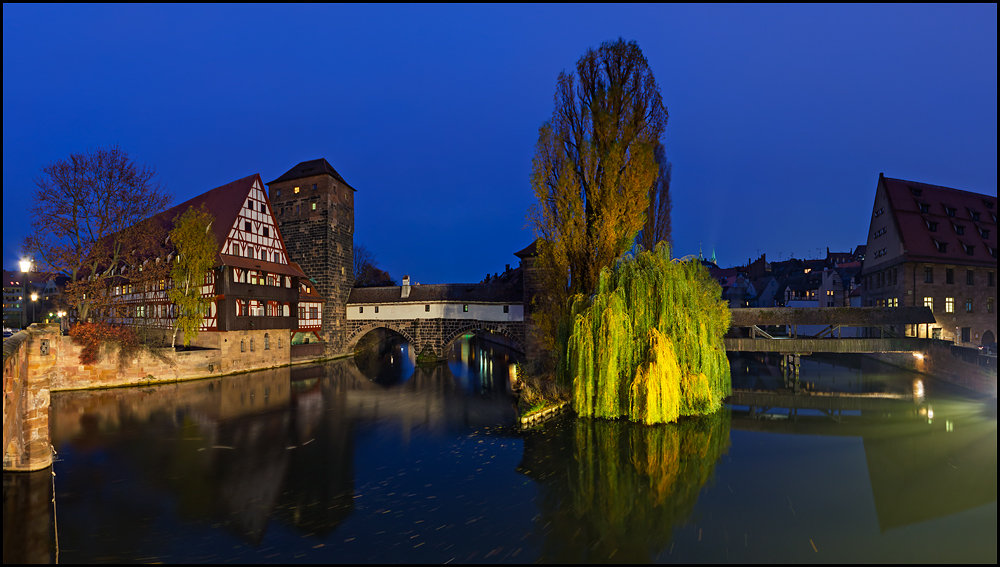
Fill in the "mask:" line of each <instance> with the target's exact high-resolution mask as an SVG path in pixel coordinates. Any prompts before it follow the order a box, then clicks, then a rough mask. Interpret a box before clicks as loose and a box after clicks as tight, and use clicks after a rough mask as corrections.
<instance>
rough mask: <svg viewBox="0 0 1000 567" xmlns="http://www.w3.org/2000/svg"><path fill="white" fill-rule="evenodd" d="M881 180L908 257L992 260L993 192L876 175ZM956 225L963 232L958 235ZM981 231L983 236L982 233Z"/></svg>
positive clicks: (967, 262) (981, 262)
mask: <svg viewBox="0 0 1000 567" xmlns="http://www.w3.org/2000/svg"><path fill="white" fill-rule="evenodd" d="M881 182H882V183H884V186H885V190H886V195H887V196H888V198H889V203H890V206H891V207H892V210H893V212H894V216H895V220H896V222H897V226H898V228H899V233H900V237H901V238H902V241H903V248H904V249H905V250H906V259H907V260H908V261H926V262H938V263H957V264H962V265H983V266H994V267H995V266H996V265H997V259H996V257H995V256H994V255H993V254H991V253H990V249H992V250H994V253H995V251H996V248H997V231H996V228H997V223H996V214H997V208H996V206H997V204H996V203H997V198H996V197H993V196H990V195H983V194H981V193H972V192H970V191H962V190H959V189H952V188H950V187H940V186H938V185H930V184H927V183H918V182H916V181H905V180H902V179H893V178H891V177H882V179H881ZM921 206H923V207H924V210H926V211H927V212H924V211H923V210H921ZM949 211H951V212H952V214H953V215H954V216H951V215H950V214H949ZM975 214H978V216H979V220H978V221H977V220H974V218H973V217H974V215H975ZM928 223H937V230H936V231H933V232H932V231H931V229H930V227H929V226H928ZM956 226H957V227H962V228H963V229H964V234H958V232H957V230H956ZM982 231H986V232H988V236H987V237H985V238H984V237H983V232H982ZM942 245H944V246H943V248H944V249H943V251H942ZM968 247H971V254H970V253H969V251H970V248H968Z"/></svg>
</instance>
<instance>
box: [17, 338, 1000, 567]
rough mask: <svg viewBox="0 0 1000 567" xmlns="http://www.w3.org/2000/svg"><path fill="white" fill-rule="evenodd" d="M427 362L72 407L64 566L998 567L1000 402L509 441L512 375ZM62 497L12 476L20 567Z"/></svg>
mask: <svg viewBox="0 0 1000 567" xmlns="http://www.w3.org/2000/svg"><path fill="white" fill-rule="evenodd" d="M406 346H407V345H405V344H399V343H396V344H395V345H388V346H387V345H382V347H381V349H380V350H378V351H375V352H376V356H375V359H374V360H375V361H376V362H375V363H372V362H371V361H370V360H369V361H366V359H365V357H364V356H361V357H357V358H355V359H354V360H341V361H335V362H330V363H326V364H322V365H313V366H295V367H292V368H285V369H277V370H270V371H266V372H256V373H251V374H245V375H240V376H230V377H227V378H223V379H216V380H205V381H197V382H187V383H180V384H169V385H162V386H157V387H149V388H122V389H115V390H104V391H95V392H75V393H57V394H53V396H52V410H51V414H50V423H51V426H52V435H53V444H54V445H55V447H56V449H57V450H58V452H59V456H58V460H57V462H56V463H55V465H54V469H55V471H56V473H57V475H58V476H57V477H56V496H57V498H56V499H57V509H58V523H59V543H60V559H61V560H64V561H71V562H83V561H88V562H91V561H101V562H125V561H140V560H141V561H172V562H181V561H184V562H196V561H197V562H209V561H211V562H222V561H243V562H250V561H253V562H290V561H296V560H298V561H314V562H348V563H350V562H365V561H368V562H376V561H378V562H442V563H443V562H447V561H450V560H453V561H454V562H462V561H464V562H473V561H487V562H488V561H501V562H515V561H516V562H532V561H536V560H548V561H607V560H610V561H615V562H618V561H647V560H650V559H656V558H657V557H659V559H661V560H663V559H668V558H670V559H672V560H685V559H687V560H699V561H723V560H727V559H730V558H731V559H730V560H736V561H747V562H749V561H755V562H756V561H772V562H773V561H780V562H793V561H794V562H801V561H810V560H823V561H837V560H840V561H864V560H868V561H870V560H883V561H885V560H890V561H906V560H913V559H914V558H916V559H918V560H920V559H922V560H934V561H940V560H967V561H985V562H987V563H995V562H996V536H995V534H996V512H995V510H996V504H995V502H996V446H997V442H996V400H995V399H992V400H986V401H984V400H982V399H979V398H976V397H972V396H969V395H967V394H961V393H959V392H955V391H953V390H949V389H948V388H947V387H944V386H942V385H941V384H940V383H937V382H935V381H933V380H931V379H928V378H926V377H920V376H917V375H914V374H912V373H908V372H901V371H899V370H897V369H888V368H886V367H881V366H878V365H874V364H872V363H865V362H863V361H861V362H858V361H850V360H849V361H848V364H846V365H844V366H836V365H835V362H836V361H835V360H833V361H830V360H825V361H821V362H815V361H805V363H804V364H803V369H804V370H803V373H804V374H805V376H804V378H803V379H806V380H808V381H810V382H814V383H815V384H816V389H822V388H839V387H841V385H843V386H844V387H845V388H855V387H856V386H855V385H856V384H858V383H861V384H863V385H864V387H865V388H870V389H871V390H872V391H889V392H900V393H903V392H907V393H909V394H910V396H911V397H912V394H913V393H915V392H917V391H918V390H920V389H922V390H923V392H922V393H923V395H924V401H923V402H922V403H913V402H911V401H902V402H895V403H897V404H899V405H898V406H894V408H898V409H894V408H890V409H887V410H884V411H882V410H880V411H871V410H870V409H866V410H864V411H849V412H837V413H831V414H822V413H820V412H817V411H799V412H798V413H792V412H789V411H787V410H784V411H783V410H781V409H780V408H777V409H771V410H769V411H767V412H765V413H760V412H758V413H756V414H751V413H750V412H748V411H743V410H742V409H740V408H733V409H732V411H731V412H722V413H720V414H718V415H716V416H711V417H709V418H702V419H696V420H686V421H682V422H681V423H679V424H676V425H664V426H657V427H645V426H641V425H636V424H629V423H617V422H607V421H589V420H581V421H577V420H574V419H572V418H571V417H568V416H567V417H564V418H561V419H560V420H558V421H555V422H550V423H549V424H546V425H545V426H543V428H542V429H538V430H535V431H530V432H527V433H522V432H520V431H519V430H518V429H516V428H513V427H511V428H505V427H500V428H497V427H496V426H497V425H498V424H505V423H506V424H512V423H513V420H514V406H513V401H512V399H511V398H510V397H509V396H508V392H509V372H510V366H511V364H513V363H514V362H516V360H517V359H516V357H515V354H514V353H512V352H505V351H503V349H502V347H500V346H498V345H496V344H495V343H491V342H489V341H485V340H482V339H480V338H477V337H469V338H466V339H465V340H463V341H461V342H460V343H459V344H457V345H456V347H455V348H454V350H452V351H451V353H450V359H449V363H448V364H440V365H437V366H434V367H430V368H419V367H415V366H407V363H406V362H405V361H406V360H409V359H408V358H404V359H403V362H398V361H397V359H396V358H395V357H396V354H395V353H398V352H401V350H400V349H403V348H405V347H406ZM394 349H396V350H394ZM386 355H388V357H389V359H388V362H387V363H386V361H385V357H386ZM379 360H380V361H381V362H378V361H379ZM411 362H412V361H411ZM750 362H753V361H752V360H751V361H750ZM386 364H387V365H388V370H387V369H386V367H385V365H386ZM732 366H733V379H734V383H736V381H737V380H744V381H751V380H754V379H756V378H757V377H756V376H753V375H752V373H748V372H747V371H746V368H747V366H750V365H749V364H748V365H746V366H741V365H740V364H739V363H737V364H733V365H732ZM807 371H808V372H807ZM761 374H764V373H763V372H762V373H761ZM856 376H857V377H863V380H862V381H860V382H858V381H856V378H855V377H856ZM765 378H766V375H765ZM915 380H921V382H920V383H919V384H918V383H917V382H915ZM848 382H849V385H848ZM921 409H923V410H925V411H924V412H923V413H921ZM730 439H732V446H731V447H730V446H729V444H730ZM722 455H726V456H725V457H723V458H720V456H722ZM518 463H520V464H518ZM713 478H714V479H715V481H712V479H713ZM51 482H52V477H51V475H50V474H49V472H48V471H42V472H41V473H34V474H27V475H26V474H11V475H8V474H5V475H4V560H5V562H7V561H9V562H15V561H18V562H20V561H35V560H39V561H46V560H49V559H51V558H53V556H54V553H53V552H54V539H53V537H52V536H53V535H54V534H53V531H52V527H53V520H54V517H53V514H52V510H53V509H52V506H51V490H52V484H51ZM716 482H717V483H718V486H715V483H716ZM793 506H794V508H793ZM703 531H704V540H703V539H702V532H703ZM747 534H749V537H748V535H747ZM712 538H714V539H712ZM810 540H813V541H814V542H815V544H816V546H817V547H818V549H819V550H820V551H819V552H818V553H819V555H817V552H815V551H813V547H812V546H811V545H810V543H809V542H810ZM956 540H958V541H961V544H960V545H956V544H955V543H954V542H955V541H956ZM675 547H676V549H675ZM957 547H960V548H959V549H956V548H957ZM671 553H672V554H671ZM661 554H662V555H661ZM730 554H731V555H730ZM828 554H829V555H828Z"/></svg>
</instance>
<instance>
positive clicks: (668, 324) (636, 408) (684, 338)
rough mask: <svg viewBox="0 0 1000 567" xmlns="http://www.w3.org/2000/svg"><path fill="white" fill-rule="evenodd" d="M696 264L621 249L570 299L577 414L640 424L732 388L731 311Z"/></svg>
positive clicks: (695, 410)
mask: <svg viewBox="0 0 1000 567" xmlns="http://www.w3.org/2000/svg"><path fill="white" fill-rule="evenodd" d="M721 295H722V294H721V289H720V288H719V285H718V284H717V283H716V282H715V280H713V279H712V278H711V276H710V275H709V274H708V271H707V270H705V268H704V267H703V266H702V265H701V264H700V263H698V262H671V261H670V248H669V246H667V245H666V244H662V243H661V244H660V245H659V246H657V247H656V249H655V250H654V251H640V252H639V253H638V254H636V255H635V256H632V255H629V254H626V255H624V256H622V258H621V259H620V260H619V261H618V263H617V265H616V266H615V267H614V268H605V269H604V270H602V271H601V275H600V278H599V280H598V284H597V290H596V292H595V294H594V295H593V296H592V297H589V298H588V297H585V296H576V298H575V299H574V300H573V303H572V313H573V317H572V322H573V323H572V334H570V336H569V341H568V348H567V358H566V365H565V366H564V368H565V371H566V372H568V374H569V377H570V378H571V379H572V384H573V404H574V408H575V409H576V411H577V413H578V414H580V415H581V416H587V417H599V418H607V419H617V418H620V417H627V418H628V419H631V420H633V421H640V422H643V423H646V424H653V423H667V422H672V421H676V420H677V418H678V417H680V416H687V415H704V414H709V413H712V412H714V411H716V410H717V409H719V408H720V407H721V406H722V399H723V398H725V397H726V396H728V395H729V392H730V376H729V361H728V360H727V359H726V351H725V346H724V345H723V342H722V337H723V335H724V334H725V333H726V331H728V330H729V322H730V318H729V309H728V307H727V306H726V305H725V303H723V302H722V300H721V299H720V298H721Z"/></svg>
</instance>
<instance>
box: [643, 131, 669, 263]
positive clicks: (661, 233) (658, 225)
mask: <svg viewBox="0 0 1000 567" xmlns="http://www.w3.org/2000/svg"><path fill="white" fill-rule="evenodd" d="M653 157H654V158H655V159H656V165H657V166H658V168H659V173H658V174H657V176H656V181H655V182H653V186H652V187H650V188H649V208H648V209H647V210H646V224H644V225H643V226H642V230H641V231H640V232H639V238H638V239H637V240H638V243H639V245H640V246H642V247H643V248H644V249H646V250H653V249H654V248H656V245H657V243H659V242H666V243H667V244H668V245H670V248H671V249H673V244H674V243H673V237H672V235H671V233H670V210H671V208H672V205H671V203H670V174H671V172H672V171H673V165H672V164H671V163H670V162H669V161H667V151H666V150H665V149H664V148H663V144H657V145H656V150H654V152H653Z"/></svg>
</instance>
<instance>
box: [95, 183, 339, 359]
mask: <svg viewBox="0 0 1000 567" xmlns="http://www.w3.org/2000/svg"><path fill="white" fill-rule="evenodd" d="M202 206H204V207H205V208H206V209H207V210H208V211H209V212H210V213H211V214H212V215H213V216H214V217H215V219H214V221H213V222H212V226H211V230H212V231H213V233H214V235H215V238H216V242H217V243H218V246H219V250H218V253H217V256H216V264H215V266H214V267H213V268H212V269H210V270H209V271H207V272H206V273H205V277H204V280H203V284H202V293H203V295H204V296H205V297H207V298H209V299H210V300H211V304H210V308H209V310H208V312H207V313H206V314H205V318H204V320H203V323H202V326H201V332H199V336H198V338H197V339H196V340H195V341H194V343H193V344H195V345H196V346H202V347H208V348H222V349H223V350H227V351H228V350H232V351H233V354H234V355H235V353H236V352H237V348H238V349H239V350H238V352H239V353H240V354H239V358H246V359H248V361H249V360H250V359H252V358H254V357H253V354H254V353H257V352H258V351H266V350H275V349H282V348H283V349H284V350H285V353H284V355H283V356H284V357H285V358H287V357H288V354H287V352H288V347H289V346H290V345H291V343H292V336H293V334H294V333H296V332H299V331H304V332H311V331H313V330H314V329H313V327H317V328H318V326H319V325H321V321H320V319H319V317H318V316H317V317H315V318H311V319H310V318H303V317H302V314H303V310H302V308H303V307H305V308H306V310H307V311H306V313H307V314H313V313H315V312H319V313H321V312H322V304H323V300H322V298H321V297H320V296H319V295H318V294H316V293H315V291H314V290H312V289H311V288H312V284H311V283H310V282H308V280H307V279H306V276H305V274H303V272H302V270H301V268H300V267H299V266H298V265H297V264H296V263H295V262H292V261H290V260H289V258H288V252H287V250H286V248H285V244H284V241H283V240H282V236H281V231H280V229H279V228H278V225H277V223H276V222H275V218H274V210H273V209H272V207H271V203H270V201H269V200H268V198H267V193H266V192H265V191H264V184H263V182H262V181H261V178H260V176H259V175H257V174H254V175H251V176H248V177H244V178H243V179H239V180H237V181H233V182H232V183H227V184H226V185H223V186H221V187H216V188H215V189H212V190H211V191H208V192H206V193H203V194H201V195H198V196H197V197H194V198H193V199H190V200H188V201H185V202H184V203H181V204H179V205H177V206H175V207H173V208H171V209H169V210H167V211H164V212H163V213H160V214H159V215H157V216H156V217H154V218H153V219H151V220H152V221H154V222H157V223H158V224H159V225H160V226H165V227H166V228H167V230H169V229H170V228H172V226H173V222H174V220H175V219H177V218H178V217H179V216H180V215H182V214H183V213H184V212H185V211H187V210H188V209H189V208H200V207H202ZM168 248H169V246H168ZM171 257H172V256H168V257H167V258H160V259H150V260H149V261H161V260H166V261H170V258H171ZM123 269H125V270H128V269H130V268H128V267H125V268H123ZM131 269H135V268H134V267H133V268H131ZM138 279H140V280H141V278H138ZM169 285H170V282H169V280H168V279H159V280H155V281H141V283H127V284H124V285H119V286H115V287H114V288H113V290H112V292H111V293H112V294H113V295H114V303H115V304H117V305H118V308H117V309H114V310H113V312H114V314H115V315H114V316H113V317H111V318H110V319H111V320H112V322H115V323H118V324H126V325H134V326H143V327H146V328H148V329H151V330H157V329H159V330H163V331H172V330H173V328H174V320H175V318H176V315H177V313H176V309H175V306H174V305H173V304H172V303H171V302H170V300H169V298H168V296H167V289H168V286H169ZM300 296H301V298H302V299H306V300H307V301H305V302H303V303H302V305H300ZM300 327H302V328H301V329H300ZM232 333H236V334H237V335H238V336H230V335H231V334H232ZM257 335H260V336H259V337H258V336H257ZM230 339H232V340H230ZM237 345H238V346H237ZM279 358H281V356H279ZM257 362H258V363H259V362H260V361H257ZM234 365H235V366H236V367H239V366H243V365H242V364H238V363H236V362H235V361H234Z"/></svg>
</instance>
